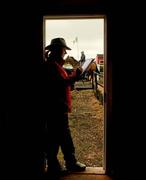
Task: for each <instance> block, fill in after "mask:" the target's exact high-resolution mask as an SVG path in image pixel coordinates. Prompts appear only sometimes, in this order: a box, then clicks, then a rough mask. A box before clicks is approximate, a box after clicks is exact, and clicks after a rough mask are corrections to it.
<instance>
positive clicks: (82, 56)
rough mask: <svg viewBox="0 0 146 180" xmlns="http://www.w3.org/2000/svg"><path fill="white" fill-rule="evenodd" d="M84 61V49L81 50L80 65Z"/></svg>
mask: <svg viewBox="0 0 146 180" xmlns="http://www.w3.org/2000/svg"><path fill="white" fill-rule="evenodd" d="M85 61H86V56H85V53H84V51H81V58H80V65H81V66H82V65H83V64H84V62H85Z"/></svg>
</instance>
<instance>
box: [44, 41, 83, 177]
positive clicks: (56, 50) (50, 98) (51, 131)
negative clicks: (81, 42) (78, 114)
mask: <svg viewBox="0 0 146 180" xmlns="http://www.w3.org/2000/svg"><path fill="white" fill-rule="evenodd" d="M45 49H46V51H48V54H46V57H47V61H45V63H44V71H43V72H44V73H45V74H44V84H45V85H44V94H43V95H42V98H44V101H46V103H44V104H45V105H44V119H45V121H44V122H45V131H44V133H45V134H44V135H45V141H44V145H45V146H44V148H45V152H46V158H47V161H48V175H61V173H62V172H64V171H62V167H61V165H60V163H59V161H58V159H57V154H58V150H59V147H61V150H62V152H63V155H64V160H65V165H66V170H67V171H84V170H85V169H86V166H85V165H84V164H82V163H80V162H78V161H77V160H76V157H75V147H74V144H73V141H72V137H71V133H70V129H69V124H68V113H69V112H71V84H72V83H73V82H75V81H78V80H79V77H80V74H81V72H82V70H81V69H76V70H73V71H72V72H71V73H70V74H68V73H67V72H66V71H65V69H64V68H63V64H64V59H63V58H64V55H65V54H66V53H67V52H66V50H71V49H70V48H69V47H68V46H67V45H66V42H65V40H64V39H63V38H55V39H52V40H51V43H50V45H48V46H47V47H46V48H45Z"/></svg>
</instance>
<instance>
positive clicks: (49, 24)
mask: <svg viewBox="0 0 146 180" xmlns="http://www.w3.org/2000/svg"><path fill="white" fill-rule="evenodd" d="M57 37H63V38H64V39H65V41H66V44H67V46H69V47H70V48H71V49H72V50H67V54H68V55H69V56H73V57H74V58H75V59H77V60H79V59H80V57H81V51H84V53H85V56H86V58H87V59H88V58H95V57H96V55H97V54H103V53H104V19H103V18H101V19H99V18H98V19H47V20H45V46H47V45H49V44H50V42H51V39H53V38H57Z"/></svg>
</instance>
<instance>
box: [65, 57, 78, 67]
mask: <svg viewBox="0 0 146 180" xmlns="http://www.w3.org/2000/svg"><path fill="white" fill-rule="evenodd" d="M65 64H71V65H72V66H73V68H74V69H76V68H78V67H80V63H79V61H77V60H76V59H75V58H74V57H73V56H67V57H66V59H65Z"/></svg>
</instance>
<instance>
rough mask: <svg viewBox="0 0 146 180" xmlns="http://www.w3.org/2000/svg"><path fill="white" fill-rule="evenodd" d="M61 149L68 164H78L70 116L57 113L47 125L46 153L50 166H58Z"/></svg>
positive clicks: (52, 115) (48, 120)
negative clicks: (69, 122)
mask: <svg viewBox="0 0 146 180" xmlns="http://www.w3.org/2000/svg"><path fill="white" fill-rule="evenodd" d="M59 147H61V150H62V152H63V155H64V160H65V161H66V164H72V163H76V158H75V148H74V144H73V141H72V137H71V132H70V129H69V124H68V114H67V113H62V112H56V114H55V113H54V114H51V116H50V117H49V118H48V119H47V124H46V140H45V151H46V154H47V159H48V166H49V164H50V166H57V164H58V160H57V154H58V151H59Z"/></svg>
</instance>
